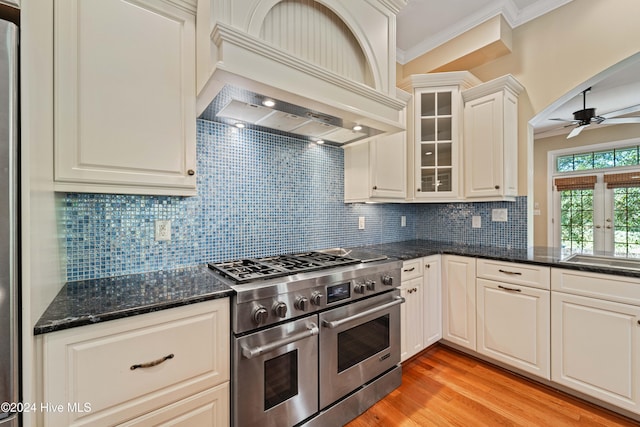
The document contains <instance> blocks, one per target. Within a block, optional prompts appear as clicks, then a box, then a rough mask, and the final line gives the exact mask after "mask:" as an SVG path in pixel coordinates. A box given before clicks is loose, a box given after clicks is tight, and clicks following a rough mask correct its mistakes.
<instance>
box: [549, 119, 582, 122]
mask: <svg viewBox="0 0 640 427" xmlns="http://www.w3.org/2000/svg"><path fill="white" fill-rule="evenodd" d="M549 120H554V121H556V122H567V123H579V122H580V121H579V120H567V119H558V118H554V119H549Z"/></svg>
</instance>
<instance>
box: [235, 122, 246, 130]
mask: <svg viewBox="0 0 640 427" xmlns="http://www.w3.org/2000/svg"><path fill="white" fill-rule="evenodd" d="M235 126H236V127H237V128H238V129H244V128H245V124H244V123H236V124H235Z"/></svg>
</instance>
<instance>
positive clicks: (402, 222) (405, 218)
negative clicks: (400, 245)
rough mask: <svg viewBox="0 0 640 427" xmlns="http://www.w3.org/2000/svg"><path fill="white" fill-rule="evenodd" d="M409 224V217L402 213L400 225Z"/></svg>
mask: <svg viewBox="0 0 640 427" xmlns="http://www.w3.org/2000/svg"><path fill="white" fill-rule="evenodd" d="M406 226H407V217H406V216H404V215H402V216H401V217H400V227H406Z"/></svg>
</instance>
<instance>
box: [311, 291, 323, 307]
mask: <svg viewBox="0 0 640 427" xmlns="http://www.w3.org/2000/svg"><path fill="white" fill-rule="evenodd" d="M323 297H324V295H322V294H321V293H320V292H314V293H312V294H311V304H313V305H320V304H322V298H323Z"/></svg>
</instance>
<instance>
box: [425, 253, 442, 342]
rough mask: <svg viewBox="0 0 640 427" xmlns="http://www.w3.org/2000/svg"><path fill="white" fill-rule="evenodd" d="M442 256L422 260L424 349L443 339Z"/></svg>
mask: <svg viewBox="0 0 640 427" xmlns="http://www.w3.org/2000/svg"><path fill="white" fill-rule="evenodd" d="M440 264H441V261H440V255H436V256H429V257H425V258H422V265H423V266H424V274H423V279H422V280H423V281H422V283H423V288H424V309H425V311H424V319H423V322H424V323H423V325H424V348H427V347H429V346H430V345H432V344H435V343H436V342H438V341H440V339H441V338H442V277H441V275H440Z"/></svg>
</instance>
